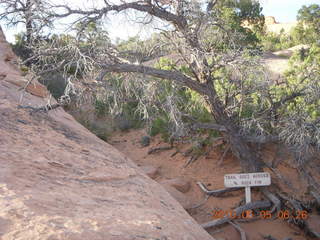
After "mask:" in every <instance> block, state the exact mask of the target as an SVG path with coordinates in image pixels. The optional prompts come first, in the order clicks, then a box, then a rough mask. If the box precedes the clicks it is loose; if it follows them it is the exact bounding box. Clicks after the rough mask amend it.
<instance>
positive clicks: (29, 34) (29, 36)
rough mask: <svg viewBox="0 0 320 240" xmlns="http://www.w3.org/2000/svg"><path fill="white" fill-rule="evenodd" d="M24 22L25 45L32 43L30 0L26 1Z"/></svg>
mask: <svg viewBox="0 0 320 240" xmlns="http://www.w3.org/2000/svg"><path fill="white" fill-rule="evenodd" d="M25 21H26V38H27V44H28V45H29V44H31V42H32V34H33V26H32V0H27V2H26V10H25Z"/></svg>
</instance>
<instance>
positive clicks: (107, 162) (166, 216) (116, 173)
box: [0, 30, 212, 240]
mask: <svg viewBox="0 0 320 240" xmlns="http://www.w3.org/2000/svg"><path fill="white" fill-rule="evenodd" d="M10 51H11V50H10V49H9V45H8V44H7V43H6V42H5V39H4V36H3V34H2V31H1V30H0V165H1V167H0V239H1V240H31V239H32V240H80V239H90V240H133V239H137V240H139V239H147V240H155V239H167V240H180V239H181V240H182V239H183V240H199V239H201V240H210V239H212V237H211V236H210V235H209V234H208V233H207V232H206V231H204V230H203V229H202V228H201V227H200V226H199V225H198V224H197V223H196V222H195V221H194V220H193V219H192V218H191V217H190V216H189V215H188V214H187V212H186V211H185V210H184V209H183V208H182V206H181V205H180V204H179V203H178V202H177V201H176V200H175V199H173V198H172V197H171V196H170V194H169V193H167V192H166V191H165V189H163V188H162V187H161V186H160V185H159V184H157V183H156V182H155V181H153V180H152V179H150V178H149V177H147V176H146V174H144V173H143V172H142V171H141V170H140V169H139V168H138V167H137V166H136V165H135V164H134V163H133V162H132V161H131V160H130V159H129V158H128V157H126V156H124V155H123V154H121V153H120V152H119V151H117V150H116V149H114V148H113V147H112V146H110V145H109V144H107V143H105V142H103V141H102V140H100V139H99V138H97V137H96V136H94V135H93V134H91V133H90V132H89V131H88V130H87V129H85V128H84V127H83V126H81V125H80V124H79V123H77V122H76V121H75V120H74V119H73V117H71V116H70V115H69V114H67V113H66V112H65V111H64V110H63V109H61V108H58V109H55V110H52V111H50V112H49V113H36V114H32V115H30V114H29V112H28V109H19V108H18V107H17V106H18V105H19V104H21V105H28V106H33V107H38V106H43V105H45V104H46V103H47V99H45V97H46V95H45V94H32V92H28V91H27V92H26V93H24V97H23V98H21V91H19V88H20V87H18V85H19V86H20V84H22V83H24V82H26V79H24V78H23V77H22V76H21V75H20V72H19V70H18V68H17V66H16V65H15V63H14V58H15V57H14V56H10V54H12V53H10ZM8 54H9V55H8ZM14 81H17V82H19V84H13V83H14ZM39 86H41V85H39ZM41 88H42V87H41ZM40 95H41V96H40ZM174 190H175V189H174ZM177 192H178V191H177ZM179 193H180V192H179Z"/></svg>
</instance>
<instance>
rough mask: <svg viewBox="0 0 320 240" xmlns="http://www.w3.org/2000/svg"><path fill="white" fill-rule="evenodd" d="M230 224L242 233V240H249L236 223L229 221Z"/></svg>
mask: <svg viewBox="0 0 320 240" xmlns="http://www.w3.org/2000/svg"><path fill="white" fill-rule="evenodd" d="M229 223H230V224H231V225H232V226H233V227H234V228H235V229H237V230H238V231H239V233H240V236H241V240H247V237H246V233H245V231H244V230H243V229H242V228H241V227H240V226H239V225H238V224H236V223H234V222H232V221H229Z"/></svg>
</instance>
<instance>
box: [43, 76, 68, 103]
mask: <svg viewBox="0 0 320 240" xmlns="http://www.w3.org/2000/svg"><path fill="white" fill-rule="evenodd" d="M39 82H40V83H42V84H43V85H45V86H46V87H47V89H48V90H49V92H50V93H51V94H52V96H53V97H55V98H56V99H58V98H59V97H61V96H62V95H64V90H65V88H66V86H67V81H66V79H65V78H64V77H63V75H62V74H61V73H59V72H52V73H47V74H42V75H41V77H40V79H39Z"/></svg>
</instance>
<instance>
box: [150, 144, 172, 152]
mask: <svg viewBox="0 0 320 240" xmlns="http://www.w3.org/2000/svg"><path fill="white" fill-rule="evenodd" d="M171 149H172V147H171V146H170V147H157V148H151V149H150V150H149V151H148V154H154V153H157V152H160V151H165V150H171Z"/></svg>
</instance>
